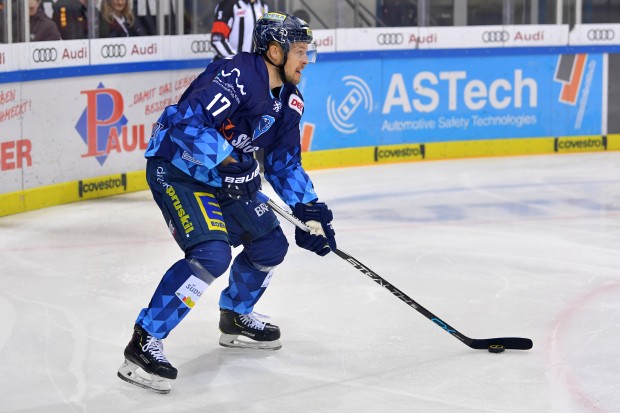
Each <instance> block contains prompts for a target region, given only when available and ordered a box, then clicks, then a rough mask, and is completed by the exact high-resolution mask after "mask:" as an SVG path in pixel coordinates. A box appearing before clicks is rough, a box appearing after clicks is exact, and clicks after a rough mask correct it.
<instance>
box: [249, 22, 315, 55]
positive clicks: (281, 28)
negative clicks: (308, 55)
mask: <svg viewBox="0 0 620 413" xmlns="http://www.w3.org/2000/svg"><path fill="white" fill-rule="evenodd" d="M252 37H253V39H254V46H255V50H256V53H258V54H260V55H262V54H265V52H266V51H267V49H268V47H269V42H276V43H278V44H279V45H280V46H281V47H282V50H283V51H284V53H285V55H286V54H287V53H288V51H289V49H290V45H291V43H297V42H303V43H308V44H309V45H310V44H312V29H310V26H308V23H306V22H305V21H303V20H302V19H300V18H299V17H295V16H293V15H290V14H286V13H281V12H270V13H265V14H263V15H262V16H261V18H260V19H258V21H257V22H256V25H255V26H254V33H253V35H252ZM314 49H315V48H312V50H314Z"/></svg>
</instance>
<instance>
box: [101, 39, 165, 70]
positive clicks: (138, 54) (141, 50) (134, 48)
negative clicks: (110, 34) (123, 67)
mask: <svg viewBox="0 0 620 413" xmlns="http://www.w3.org/2000/svg"><path fill="white" fill-rule="evenodd" d="M90 53H91V60H90V61H91V64H93V65H104V64H112V63H134V62H145V61H159V60H166V58H167V56H166V55H165V47H164V38H163V36H148V37H126V38H120V37H114V38H108V39H92V40H91V41H90Z"/></svg>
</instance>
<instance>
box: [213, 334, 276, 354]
mask: <svg viewBox="0 0 620 413" xmlns="http://www.w3.org/2000/svg"><path fill="white" fill-rule="evenodd" d="M220 346H222V347H228V348H250V349H257V350H279V349H281V348H282V344H281V343H280V340H273V341H256V340H252V339H251V338H247V337H244V336H240V335H235V334H222V335H221V336H220Z"/></svg>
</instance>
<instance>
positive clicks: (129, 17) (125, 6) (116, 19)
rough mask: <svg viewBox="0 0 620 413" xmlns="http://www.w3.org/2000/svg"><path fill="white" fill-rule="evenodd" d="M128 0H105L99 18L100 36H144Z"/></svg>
mask: <svg viewBox="0 0 620 413" xmlns="http://www.w3.org/2000/svg"><path fill="white" fill-rule="evenodd" d="M144 35H145V33H144V29H143V28H142V26H141V25H140V23H138V21H137V20H136V18H135V16H134V14H133V11H132V8H131V3H130V2H129V1H128V0H103V1H102V3H101V14H100V18H99V37H129V36H144Z"/></svg>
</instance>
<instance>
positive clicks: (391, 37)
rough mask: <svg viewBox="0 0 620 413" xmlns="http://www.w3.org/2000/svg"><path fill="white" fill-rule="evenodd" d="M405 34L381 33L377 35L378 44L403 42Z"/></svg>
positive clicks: (387, 44)
mask: <svg viewBox="0 0 620 413" xmlns="http://www.w3.org/2000/svg"><path fill="white" fill-rule="evenodd" d="M404 41H405V36H403V34H402V33H379V34H378V35H377V44H379V45H381V46H395V45H399V44H403V42H404Z"/></svg>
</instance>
